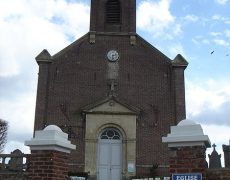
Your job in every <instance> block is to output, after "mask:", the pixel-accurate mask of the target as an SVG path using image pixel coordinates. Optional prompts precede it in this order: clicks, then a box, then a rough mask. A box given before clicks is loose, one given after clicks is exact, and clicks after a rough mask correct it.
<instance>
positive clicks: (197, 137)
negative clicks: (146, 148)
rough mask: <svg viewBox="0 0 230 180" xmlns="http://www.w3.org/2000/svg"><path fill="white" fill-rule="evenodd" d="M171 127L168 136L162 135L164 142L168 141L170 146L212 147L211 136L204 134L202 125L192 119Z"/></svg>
mask: <svg viewBox="0 0 230 180" xmlns="http://www.w3.org/2000/svg"><path fill="white" fill-rule="evenodd" d="M170 129H171V133H169V134H168V135H167V137H162V142H164V143H168V147H183V146H205V147H211V142H210V140H209V137H208V136H207V135H204V132H203V129H202V127H201V125H200V124H196V123H195V122H194V121H192V120H187V119H185V120H182V121H181V122H179V123H178V125H177V126H171V128H170Z"/></svg>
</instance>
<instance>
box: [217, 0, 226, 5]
mask: <svg viewBox="0 0 230 180" xmlns="http://www.w3.org/2000/svg"><path fill="white" fill-rule="evenodd" d="M216 2H217V3H218V4H221V5H225V4H226V3H227V2H229V0H216Z"/></svg>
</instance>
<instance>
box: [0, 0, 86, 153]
mask: <svg viewBox="0 0 230 180" xmlns="http://www.w3.org/2000/svg"><path fill="white" fill-rule="evenodd" d="M0 12H1V13H0V27H1V28H0V39H1V41H0V82H1V85H0V115H1V118H3V119H5V120H7V121H8V122H9V133H8V134H9V136H8V143H7V145H6V151H7V152H10V151H12V150H13V149H12V148H19V147H20V148H19V149H24V146H23V142H24V141H25V140H28V139H30V138H31V137H32V131H33V124H34V110H35V98H36V82H37V81H36V78H37V77H36V76H37V68H38V66H37V64H36V62H35V60H34V58H35V57H36V56H37V55H38V53H40V52H41V51H42V50H43V49H45V48H46V49H48V51H49V52H50V53H51V55H52V54H54V53H56V52H57V51H59V50H62V49H63V47H65V46H67V45H68V44H70V43H71V42H72V41H73V40H75V39H77V38H78V37H79V36H81V35H83V34H84V33H86V32H87V31H88V25H89V6H88V5H87V4H83V3H79V1H77V2H71V3H70V2H67V1H65V0H44V1H40V0H20V1H19V0H9V1H2V2H1V6H0ZM79 17H80V18H79ZM25 149H26V148H25Z"/></svg>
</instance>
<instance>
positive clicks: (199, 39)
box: [192, 36, 210, 45]
mask: <svg viewBox="0 0 230 180" xmlns="http://www.w3.org/2000/svg"><path fill="white" fill-rule="evenodd" d="M192 42H193V43H194V44H196V45H202V44H205V45H208V44H210V41H209V40H208V39H206V38H205V37H203V36H195V37H194V38H192Z"/></svg>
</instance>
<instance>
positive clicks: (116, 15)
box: [106, 0, 121, 24]
mask: <svg viewBox="0 0 230 180" xmlns="http://www.w3.org/2000/svg"><path fill="white" fill-rule="evenodd" d="M120 11H121V7H120V2H119V0H108V1H107V3H106V23H108V24H120V21H121V12H120Z"/></svg>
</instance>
